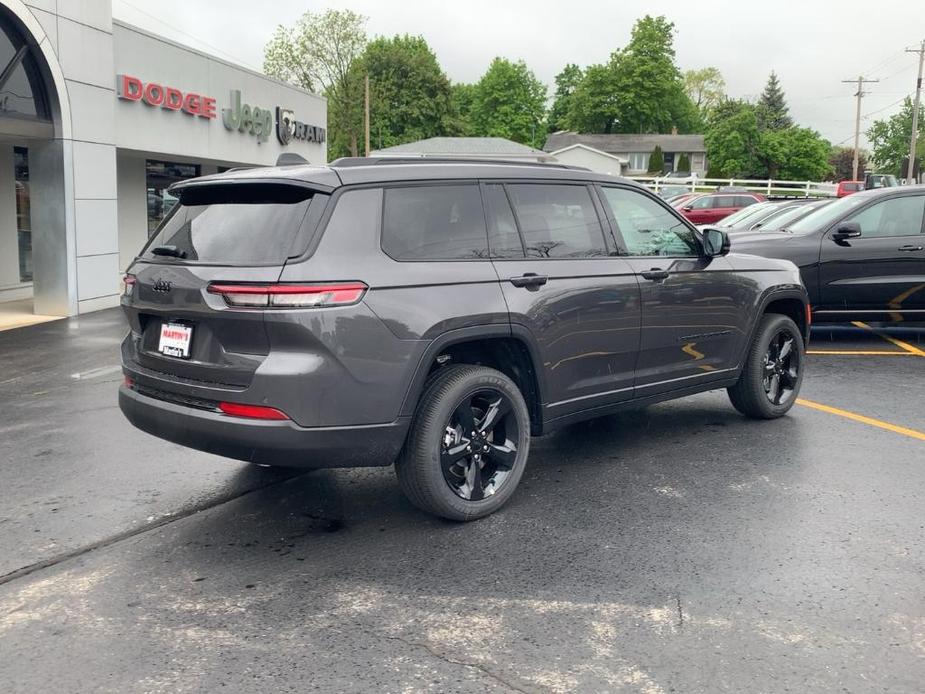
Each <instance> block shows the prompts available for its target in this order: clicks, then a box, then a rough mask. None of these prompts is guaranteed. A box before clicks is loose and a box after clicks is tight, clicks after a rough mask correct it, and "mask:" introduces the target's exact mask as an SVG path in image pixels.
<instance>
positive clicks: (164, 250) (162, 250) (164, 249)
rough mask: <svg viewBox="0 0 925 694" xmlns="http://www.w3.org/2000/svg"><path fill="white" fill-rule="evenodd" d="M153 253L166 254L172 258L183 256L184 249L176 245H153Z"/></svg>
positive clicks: (184, 254)
mask: <svg viewBox="0 0 925 694" xmlns="http://www.w3.org/2000/svg"><path fill="white" fill-rule="evenodd" d="M151 252H152V253H153V254H154V255H168V256H170V257H172V258H185V257H186V251H184V250H182V249H180V248H177V247H176V246H155V247H154V248H152V249H151Z"/></svg>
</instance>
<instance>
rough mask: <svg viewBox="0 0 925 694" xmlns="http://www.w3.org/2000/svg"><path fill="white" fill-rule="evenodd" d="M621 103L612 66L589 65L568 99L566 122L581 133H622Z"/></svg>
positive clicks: (571, 128)
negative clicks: (615, 86) (614, 83)
mask: <svg viewBox="0 0 925 694" xmlns="http://www.w3.org/2000/svg"><path fill="white" fill-rule="evenodd" d="M620 104H621V99H620V96H619V95H618V94H617V93H616V91H615V90H614V85H613V71H612V69H611V67H610V66H609V65H591V66H590V67H588V68H587V69H586V70H585V73H584V77H583V78H582V80H581V82H579V83H578V86H577V87H575V91H574V92H573V93H572V96H571V98H570V99H569V110H568V113H567V115H566V122H567V123H568V127H569V129H570V130H576V131H578V132H581V133H616V132H623V130H621V129H620V128H621V124H620Z"/></svg>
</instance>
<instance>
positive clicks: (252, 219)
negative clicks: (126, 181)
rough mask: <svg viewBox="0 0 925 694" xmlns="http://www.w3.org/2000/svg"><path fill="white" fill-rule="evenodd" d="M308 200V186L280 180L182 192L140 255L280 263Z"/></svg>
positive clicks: (196, 260) (175, 259)
mask: <svg viewBox="0 0 925 694" xmlns="http://www.w3.org/2000/svg"><path fill="white" fill-rule="evenodd" d="M311 199H312V198H311V191H308V190H306V189H302V188H297V187H295V186H281V185H224V186H213V187H212V188H211V189H206V188H204V189H202V190H196V191H193V190H190V191H184V192H183V194H182V195H181V198H180V204H179V205H176V206H175V207H174V209H173V210H172V211H171V214H170V215H169V216H168V217H167V218H165V219H164V221H163V222H162V223H161V225H160V227H158V229H157V231H155V232H154V235H153V236H152V237H151V239H150V240H149V241H148V244H147V245H146V246H145V248H144V251H143V252H142V254H141V257H143V258H145V259H147V260H152V259H154V260H158V261H166V262H180V263H183V262H192V263H217V264H226V263H227V264H253V265H272V264H277V263H279V264H282V263H283V262H285V260H286V258H287V257H289V256H290V255H291V254H292V253H293V246H294V243H295V241H296V238H297V236H298V235H299V229H300V228H301V226H302V222H303V220H304V219H305V215H306V212H307V211H308V207H309V204H310V203H311ZM158 249H160V252H158ZM165 251H167V252H166V253H165Z"/></svg>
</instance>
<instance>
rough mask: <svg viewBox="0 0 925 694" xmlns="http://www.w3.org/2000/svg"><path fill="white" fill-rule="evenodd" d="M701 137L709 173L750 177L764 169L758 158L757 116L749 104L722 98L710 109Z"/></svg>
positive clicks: (757, 174)
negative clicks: (702, 136) (707, 125)
mask: <svg viewBox="0 0 925 694" xmlns="http://www.w3.org/2000/svg"><path fill="white" fill-rule="evenodd" d="M704 140H705V143H706V147H707V160H708V161H709V165H710V171H709V175H710V176H711V177H722V178H726V177H736V178H752V177H761V176H762V174H763V173H764V171H763V168H762V164H761V162H760V161H759V159H758V146H759V132H758V116H757V114H756V113H755V107H754V106H752V105H751V104H748V103H746V102H744V101H738V100H735V99H725V100H724V101H722V102H721V103H720V104H719V105H718V106H717V107H716V108H715V109H714V111H713V116H712V118H711V119H710V125H709V127H708V128H707V131H706V134H705V137H704Z"/></svg>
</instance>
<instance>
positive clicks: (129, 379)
mask: <svg viewBox="0 0 925 694" xmlns="http://www.w3.org/2000/svg"><path fill="white" fill-rule="evenodd" d="M123 379H124V380H123V383H124V384H125V387H126V388H131V387H132V386H133V385H135V379H134V378H132V377H131V376H123Z"/></svg>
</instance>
